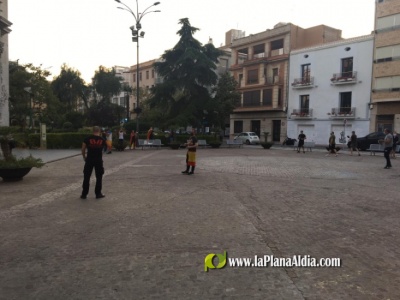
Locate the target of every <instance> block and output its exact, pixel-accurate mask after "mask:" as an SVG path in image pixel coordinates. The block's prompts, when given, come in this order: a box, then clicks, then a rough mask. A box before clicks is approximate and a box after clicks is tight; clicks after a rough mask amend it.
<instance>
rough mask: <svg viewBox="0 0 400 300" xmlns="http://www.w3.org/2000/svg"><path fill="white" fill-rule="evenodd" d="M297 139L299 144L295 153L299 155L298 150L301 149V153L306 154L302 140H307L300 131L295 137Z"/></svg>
mask: <svg viewBox="0 0 400 300" xmlns="http://www.w3.org/2000/svg"><path fill="white" fill-rule="evenodd" d="M297 138H298V139H299V144H298V145H297V153H300V148H303V153H306V152H305V151H304V140H305V139H306V138H307V137H306V135H305V134H304V133H303V130H300V134H299V136H298V137H297Z"/></svg>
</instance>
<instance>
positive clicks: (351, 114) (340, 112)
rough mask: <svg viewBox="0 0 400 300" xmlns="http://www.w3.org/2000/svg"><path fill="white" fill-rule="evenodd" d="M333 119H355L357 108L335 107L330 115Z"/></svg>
mask: <svg viewBox="0 0 400 300" xmlns="http://www.w3.org/2000/svg"><path fill="white" fill-rule="evenodd" d="M328 115H329V116H330V118H331V119H355V117H356V108H355V107H334V108H332V110H331V112H330V113H328Z"/></svg>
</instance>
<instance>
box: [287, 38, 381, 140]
mask: <svg viewBox="0 0 400 300" xmlns="http://www.w3.org/2000/svg"><path fill="white" fill-rule="evenodd" d="M346 48H350V49H349V50H348V51H346V50H345V49H346ZM306 56H308V57H306ZM347 57H353V72H354V71H356V72H357V83H355V84H344V85H332V84H331V78H332V75H333V74H334V73H340V72H341V59H342V58H347ZM372 62H373V36H372V35H370V36H363V37H358V38H352V39H348V40H344V41H339V42H334V43H329V44H325V45H321V46H316V47H312V48H307V49H302V50H296V51H293V52H292V53H291V55H290V73H289V83H290V84H289V97H288V99H289V101H288V136H289V137H291V138H297V136H298V134H299V132H300V130H304V132H305V134H306V135H307V136H308V137H307V141H311V140H313V141H314V142H316V144H327V141H328V138H329V134H330V132H331V131H334V132H335V135H336V137H337V140H338V139H339V137H340V131H343V130H344V120H343V119H332V118H331V116H330V115H328V113H330V112H331V109H332V108H336V107H339V106H340V93H341V92H352V107H355V108H356V114H355V118H354V119H351V118H349V119H347V121H346V123H347V124H346V135H348V134H349V133H350V132H351V130H355V131H356V134H357V135H358V136H364V135H366V134H368V133H369V123H370V119H369V118H370V112H369V108H368V103H369V102H370V98H371V78H372ZM308 63H310V64H311V77H314V86H313V87H311V88H304V89H294V88H292V86H291V83H293V82H294V79H295V78H300V77H301V65H303V64H308ZM300 95H310V109H313V116H312V118H311V119H307V120H305V119H300V120H299V119H294V118H292V117H291V112H292V111H293V109H300ZM307 133H308V134H307ZM337 142H338V141H337Z"/></svg>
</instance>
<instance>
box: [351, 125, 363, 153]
mask: <svg viewBox="0 0 400 300" xmlns="http://www.w3.org/2000/svg"><path fill="white" fill-rule="evenodd" d="M353 150H354V151H356V150H357V153H358V156H361V154H360V151H359V150H358V147H357V136H356V132H355V131H352V132H351V137H350V155H353Z"/></svg>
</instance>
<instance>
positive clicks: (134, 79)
mask: <svg viewBox="0 0 400 300" xmlns="http://www.w3.org/2000/svg"><path fill="white" fill-rule="evenodd" d="M133 82H136V73H135V74H133Z"/></svg>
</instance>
